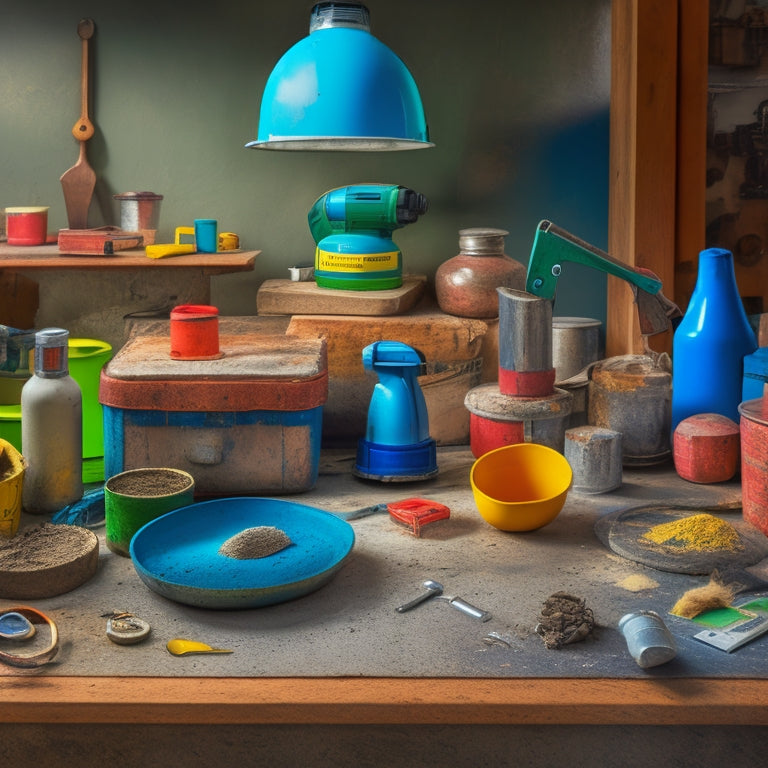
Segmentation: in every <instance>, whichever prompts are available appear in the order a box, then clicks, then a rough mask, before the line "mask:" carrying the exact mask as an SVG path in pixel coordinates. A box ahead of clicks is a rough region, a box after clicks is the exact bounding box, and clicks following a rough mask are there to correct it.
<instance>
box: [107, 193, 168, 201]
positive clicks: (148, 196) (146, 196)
mask: <svg viewBox="0 0 768 768" xmlns="http://www.w3.org/2000/svg"><path fill="white" fill-rule="evenodd" d="M112 197H114V198H115V200H162V199H163V196H162V195H158V194H156V193H155V192H123V193H121V194H119V195H112Z"/></svg>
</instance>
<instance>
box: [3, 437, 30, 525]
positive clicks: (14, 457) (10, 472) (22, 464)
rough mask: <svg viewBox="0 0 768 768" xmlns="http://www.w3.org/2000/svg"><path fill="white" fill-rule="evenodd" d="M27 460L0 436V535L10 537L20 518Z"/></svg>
mask: <svg viewBox="0 0 768 768" xmlns="http://www.w3.org/2000/svg"><path fill="white" fill-rule="evenodd" d="M26 468H27V462H26V460H25V459H24V457H23V456H22V455H21V454H20V453H19V452H18V451H17V450H16V449H15V448H14V447H13V446H12V445H11V444H10V443H9V442H8V441H7V440H3V439H1V438H0V536H4V537H5V538H7V539H12V538H13V537H14V536H15V535H16V531H17V530H18V528H19V521H20V520H21V489H22V484H23V481H24V471H25V470H26Z"/></svg>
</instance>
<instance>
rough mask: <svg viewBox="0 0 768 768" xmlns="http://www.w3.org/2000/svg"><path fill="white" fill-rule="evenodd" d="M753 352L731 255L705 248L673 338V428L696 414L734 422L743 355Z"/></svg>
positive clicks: (736, 416) (753, 346)
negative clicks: (709, 415) (688, 299)
mask: <svg viewBox="0 0 768 768" xmlns="http://www.w3.org/2000/svg"><path fill="white" fill-rule="evenodd" d="M756 349H757V340H756V338H755V334H754V331H753V330H752V328H751V326H750V325H749V320H748V319H747V314H746V312H745V311H744V305H743V304H742V302H741V297H740V296H739V291H738V288H737V286H736V275H735V272H734V269H733V255H732V254H731V252H730V251H727V250H725V249H723V248H707V249H706V250H704V251H702V252H701V253H700V254H699V274H698V278H697V279H696V287H695V288H694V290H693V294H692V296H691V300H690V302H689V304H688V309H687V310H686V312H685V316H684V317H683V319H682V320H681V321H680V325H679V326H678V327H677V330H676V331H675V335H674V337H673V340H672V430H674V429H675V428H676V427H677V425H678V424H679V423H680V422H681V421H682V420H683V419H686V418H688V417H689V416H694V415H696V414H699V413H719V414H721V415H723V416H726V417H727V418H729V419H731V420H733V421H735V422H736V423H738V422H739V412H738V407H739V403H740V402H741V389H742V379H743V371H744V357H745V356H746V355H750V354H752V353H753V352H754V351H755V350H756Z"/></svg>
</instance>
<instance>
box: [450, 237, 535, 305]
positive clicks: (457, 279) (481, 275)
mask: <svg viewBox="0 0 768 768" xmlns="http://www.w3.org/2000/svg"><path fill="white" fill-rule="evenodd" d="M508 234H509V233H508V232H507V231H506V230H503V229H491V228H487V227H476V228H472V229H462V230H459V250H460V253H459V254H458V255H457V256H454V257H453V258H450V259H448V260H447V261H445V262H443V263H442V264H441V265H440V266H439V267H438V269H437V272H436V273H435V292H436V293H437V302H438V304H439V305H440V309H442V310H443V312H446V313H448V314H449V315H458V316H459V317H477V318H489V317H497V316H498V314H499V299H498V295H497V293H496V289H497V288H500V287H506V288H513V289H516V290H525V276H526V268H525V267H524V266H523V265H522V264H521V263H520V262H518V261H515V260H514V259H512V258H510V257H509V256H507V255H505V253H504V237H505V236H506V235H508Z"/></svg>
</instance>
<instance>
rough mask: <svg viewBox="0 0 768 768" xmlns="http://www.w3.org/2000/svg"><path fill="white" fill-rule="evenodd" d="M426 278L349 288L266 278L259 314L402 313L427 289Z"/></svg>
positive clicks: (377, 314) (257, 300)
mask: <svg viewBox="0 0 768 768" xmlns="http://www.w3.org/2000/svg"><path fill="white" fill-rule="evenodd" d="M425 283H426V278H424V277H422V276H415V277H413V276H412V277H405V278H403V284H402V285H401V286H400V287H399V288H390V289H388V290H384V291H346V290H340V289H338V288H321V287H320V286H318V285H317V283H315V282H314V281H311V282H300V281H294V280H265V281H264V282H263V283H262V285H261V287H260V288H259V291H258V293H257V294H256V309H257V312H258V313H259V314H260V315H373V316H377V317H378V316H382V315H402V314H404V313H405V312H407V311H408V310H409V309H411V308H412V307H413V306H414V305H415V304H416V302H417V301H418V300H419V299H420V298H421V296H422V294H423V293H424V285H425Z"/></svg>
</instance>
